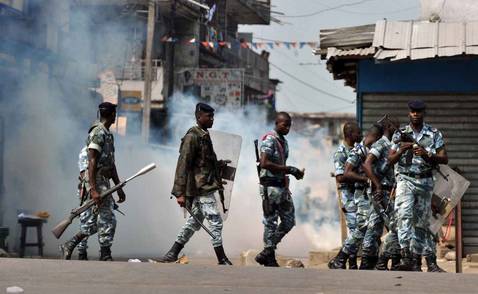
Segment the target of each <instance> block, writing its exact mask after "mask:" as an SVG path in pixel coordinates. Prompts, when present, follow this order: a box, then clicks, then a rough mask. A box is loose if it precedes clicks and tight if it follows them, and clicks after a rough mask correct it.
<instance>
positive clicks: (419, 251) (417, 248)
mask: <svg viewBox="0 0 478 294" xmlns="http://www.w3.org/2000/svg"><path fill="white" fill-rule="evenodd" d="M408 108H409V109H410V111H409V114H408V116H409V118H410V124H408V125H407V126H405V127H403V128H401V129H400V130H399V131H397V132H396V133H395V134H394V136H393V139H392V142H393V146H392V150H391V151H390V155H389V162H390V164H395V163H397V166H396V173H397V190H396V199H395V208H396V211H397V218H398V240H399V243H400V248H401V254H402V261H401V264H400V269H401V270H405V271H418V270H420V269H419V268H418V266H417V264H418V263H420V264H421V258H422V255H424V256H425V258H426V260H427V265H428V271H435V272H438V271H442V269H440V268H439V267H438V265H437V264H436V256H435V253H434V250H433V249H432V246H430V242H431V240H430V238H432V235H431V234H429V231H428V228H429V225H430V223H429V219H430V213H431V199H432V193H433V186H434V182H433V174H432V170H433V168H434V167H436V166H437V165H438V164H447V163H448V156H447V154H446V150H445V143H444V141H443V135H442V134H441V132H440V131H438V130H437V129H435V128H433V127H431V126H430V125H428V124H425V123H424V116H425V103H424V102H423V101H421V100H413V101H410V102H408Z"/></svg>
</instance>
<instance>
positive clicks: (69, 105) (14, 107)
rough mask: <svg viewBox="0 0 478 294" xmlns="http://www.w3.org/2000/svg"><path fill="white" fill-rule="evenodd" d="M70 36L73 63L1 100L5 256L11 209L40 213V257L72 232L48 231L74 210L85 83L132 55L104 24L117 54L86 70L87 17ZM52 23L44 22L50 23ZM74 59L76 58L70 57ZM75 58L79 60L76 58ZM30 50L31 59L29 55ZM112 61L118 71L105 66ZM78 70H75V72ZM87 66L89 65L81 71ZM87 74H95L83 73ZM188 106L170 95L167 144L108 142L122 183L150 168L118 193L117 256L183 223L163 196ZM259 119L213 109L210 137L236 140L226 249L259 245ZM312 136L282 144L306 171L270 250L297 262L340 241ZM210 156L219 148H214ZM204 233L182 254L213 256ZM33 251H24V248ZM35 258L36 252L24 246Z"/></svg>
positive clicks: (86, 105) (323, 147)
mask: <svg viewBox="0 0 478 294" xmlns="http://www.w3.org/2000/svg"><path fill="white" fill-rule="evenodd" d="M75 15H76V18H75V19H71V20H70V23H71V26H73V25H75V37H74V38H73V37H72V38H70V39H69V40H68V42H65V43H64V44H63V46H62V47H63V49H62V50H64V52H67V53H68V54H69V56H75V59H72V60H69V61H68V62H67V63H65V64H56V65H54V66H52V67H51V68H50V69H49V70H46V71H35V72H32V73H31V74H30V75H27V76H25V77H24V78H23V79H22V82H21V83H20V84H19V85H18V87H17V88H16V89H15V91H12V92H11V93H9V95H8V97H3V98H2V99H1V100H0V107H1V113H0V116H2V117H3V119H4V122H5V132H4V133H5V138H4V139H5V140H4V142H5V143H4V167H3V168H4V186H5V189H4V191H3V197H2V198H0V200H1V204H0V208H1V210H0V224H3V225H6V226H8V227H10V229H11V234H10V237H9V245H10V249H16V248H18V240H19V225H18V224H17V223H16V215H17V214H18V212H19V211H21V210H25V211H32V212H33V211H37V210H47V211H48V212H49V213H50V214H51V217H50V218H49V220H48V223H47V224H46V225H45V226H44V239H45V240H44V241H45V245H46V246H45V254H46V255H47V256H56V255H57V254H58V251H57V249H58V247H57V245H59V244H60V242H64V241H65V240H66V238H69V237H71V236H72V235H73V234H74V233H75V232H76V231H77V230H78V222H77V221H75V222H74V223H73V224H72V225H71V226H70V227H69V229H68V230H67V231H66V232H65V233H64V235H63V237H62V238H61V239H60V240H56V239H55V238H54V237H53V236H52V234H50V233H49V231H50V230H51V228H52V227H53V226H54V225H55V224H56V223H57V222H59V221H60V220H61V219H62V218H63V217H65V216H66V215H67V213H68V212H69V210H70V209H71V208H73V207H75V206H77V205H78V200H77V196H76V193H77V191H76V187H77V178H78V168H77V160H78V152H79V151H80V149H81V148H82V147H83V146H84V144H85V139H86V136H87V130H88V128H89V126H90V124H91V122H92V121H93V120H94V119H95V118H96V117H95V116H96V107H97V104H98V101H97V100H95V99H93V98H91V96H90V95H89V93H88V88H89V87H90V86H91V84H90V83H89V81H91V80H94V77H95V75H96V74H98V72H99V71H100V70H103V69H106V68H109V67H114V66H121V65H122V64H124V63H125V58H126V57H127V56H129V54H130V53H131V52H132V51H131V50H130V49H128V48H131V46H129V45H128V44H129V43H128V40H130V39H129V38H128V36H122V35H121V32H124V31H127V30H125V29H123V28H122V27H121V24H120V23H118V22H115V23H106V24H105V25H106V26H108V27H107V30H105V31H110V32H115V35H116V36H117V37H116V38H109V44H108V46H111V47H114V48H126V49H125V50H130V51H124V50H123V51H122V50H115V51H111V52H110V53H109V55H108V59H107V60H108V61H109V62H108V63H101V64H100V63H96V64H94V66H92V65H91V64H92V63H91V61H92V56H94V54H93V53H92V52H91V47H92V44H91V42H93V40H95V37H94V36H93V33H92V31H91V29H90V27H89V26H87V25H86V24H87V23H90V22H91V16H90V15H88V14H85V13H77V14H74V15H73V17H75ZM50 17H51V16H50ZM76 53H78V54H76ZM80 53H81V54H80ZM33 56H34V53H33V52H32V58H33ZM114 62H117V64H114ZM80 64H81V65H82V66H79V65H80ZM85 65H90V66H85ZM92 68H94V69H96V70H92ZM195 103H196V101H195V99H194V98H193V97H186V96H183V95H181V94H176V95H174V96H173V97H172V98H171V101H170V103H169V104H168V105H169V112H170V116H169V119H170V123H169V125H170V126H171V128H172V129H171V134H172V135H171V139H170V141H169V142H168V143H167V144H166V145H150V144H145V143H143V140H142V139H141V138H140V137H139V134H137V135H135V134H128V136H126V137H122V136H119V135H116V136H115V145H116V164H117V167H118V170H119V174H120V177H121V178H123V179H124V178H126V177H128V176H130V175H131V174H133V173H135V172H136V171H137V170H139V169H140V168H142V167H143V166H144V165H146V164H148V163H150V162H155V163H156V164H157V165H158V168H156V169H155V170H153V171H152V172H151V173H149V174H146V175H145V176H142V177H140V178H138V179H137V180H134V181H133V182H131V183H129V184H128V185H127V186H126V187H125V189H124V190H125V192H126V195H127V200H126V202H125V203H124V204H121V205H120V206H121V210H122V211H124V212H125V213H126V216H122V215H120V214H116V217H117V221H118V225H117V231H116V235H115V242H114V245H113V248H112V251H113V255H114V256H116V257H120V256H124V257H156V256H158V255H162V254H163V253H165V252H166V250H168V249H169V247H170V246H171V244H172V242H173V241H174V240H175V237H176V234H177V233H178V231H179V230H180V228H181V226H182V225H183V224H184V222H185V219H184V212H183V211H182V210H181V209H180V208H179V207H178V206H177V204H176V203H175V201H174V199H170V191H171V188H172V184H173V179H174V172H175V167H176V160H177V156H178V149H179V144H180V139H181V137H182V136H183V135H184V134H185V132H186V131H187V129H188V128H189V127H191V126H193V125H194V124H195V122H194V114H193V113H194V106H195ZM272 128H273V126H272V125H268V124H267V121H266V115H265V112H264V111H262V110H261V109H260V108H258V107H254V106H247V107H245V108H243V109H241V110H226V109H218V111H217V113H216V117H215V123H214V127H213V130H221V131H225V132H230V133H234V134H238V135H240V136H242V139H243V143H242V150H241V154H240V159H239V164H238V171H237V173H236V181H235V184H234V191H233V196H232V203H231V207H230V214H229V218H228V220H227V221H226V222H225V225H224V231H223V236H224V245H225V248H226V252H227V253H228V254H229V255H231V256H237V255H238V254H239V253H240V252H241V251H243V250H247V249H250V248H256V249H260V248H261V247H262V233H263V225H262V211H261V210H262V209H261V200H260V196H259V187H258V178H257V173H256V167H255V154H254V145H253V140H254V139H256V138H259V137H260V136H261V135H262V134H264V133H265V132H267V131H268V130H270V129H272ZM322 132H325V130H318V131H317V132H316V133H314V134H313V135H312V136H311V135H301V134H300V133H298V132H295V131H294V127H293V129H292V131H291V133H290V134H289V135H288V136H287V138H288V140H289V145H290V158H289V161H288V164H290V165H294V166H297V167H299V168H305V169H306V176H305V178H304V180H303V181H296V180H295V179H292V181H291V184H292V185H291V191H292V194H293V199H294V202H295V205H296V216H297V226H296V227H295V228H294V229H293V230H292V231H291V232H290V233H289V234H288V235H287V236H286V237H285V238H284V240H283V242H282V243H281V244H280V245H279V254H282V255H293V256H305V255H307V253H308V251H309V250H314V249H330V248H332V247H335V246H337V245H338V244H339V230H338V226H339V225H338V217H337V202H336V198H335V196H334V195H335V192H334V191H335V184H334V181H333V179H332V178H330V175H329V173H330V171H331V170H332V168H333V165H332V152H333V151H332V150H331V147H330V144H327V143H326V142H325V140H324V137H325V136H323V134H322ZM214 147H215V149H216V150H220V149H221V148H228V146H214ZM97 243H98V242H97V237H96V235H95V236H92V237H91V238H90V240H89V246H90V250H89V254H90V255H92V256H95V255H96V254H97V252H98V245H97ZM211 247H212V246H211V244H210V241H209V239H208V235H207V234H206V233H205V232H202V231H199V232H197V233H196V234H195V236H194V237H193V238H192V240H191V242H190V243H189V244H188V245H187V246H186V248H185V253H186V254H188V255H204V256H212V255H213V254H214V253H213V250H212V248H211ZM30 250H32V251H30ZM29 252H31V253H33V254H35V252H36V251H35V249H34V248H33V249H28V250H27V255H28V254H29Z"/></svg>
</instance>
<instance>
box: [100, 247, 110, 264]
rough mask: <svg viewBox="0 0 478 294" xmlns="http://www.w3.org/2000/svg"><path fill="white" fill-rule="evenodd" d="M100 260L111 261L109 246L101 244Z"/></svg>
mask: <svg viewBox="0 0 478 294" xmlns="http://www.w3.org/2000/svg"><path fill="white" fill-rule="evenodd" d="M99 260H100V261H113V257H111V246H102V247H100V258H99Z"/></svg>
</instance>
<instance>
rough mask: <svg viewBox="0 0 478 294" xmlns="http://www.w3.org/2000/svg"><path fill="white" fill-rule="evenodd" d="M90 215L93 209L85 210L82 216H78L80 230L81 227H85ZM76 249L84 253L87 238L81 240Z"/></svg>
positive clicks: (86, 247)
mask: <svg viewBox="0 0 478 294" xmlns="http://www.w3.org/2000/svg"><path fill="white" fill-rule="evenodd" d="M92 213H93V208H90V209H88V210H86V211H85V212H83V213H82V214H80V230H81V228H82V227H85V226H86V223H87V222H88V220H89V219H90V218H91V217H92V216H91V214H92ZM77 248H78V251H79V252H86V250H87V249H88V237H86V238H83V240H81V242H80V243H79V244H78V246H77Z"/></svg>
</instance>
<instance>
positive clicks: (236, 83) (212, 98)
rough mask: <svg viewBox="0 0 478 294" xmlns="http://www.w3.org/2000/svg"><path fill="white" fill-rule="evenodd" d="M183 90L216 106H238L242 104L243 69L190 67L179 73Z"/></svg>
mask: <svg viewBox="0 0 478 294" xmlns="http://www.w3.org/2000/svg"><path fill="white" fill-rule="evenodd" d="M178 80H179V83H180V85H181V86H182V91H183V92H186V93H188V92H190V93H192V94H194V95H197V96H199V97H201V98H202V99H203V100H204V101H206V102H208V103H211V104H215V105H218V106H225V107H230V108H239V107H241V106H242V105H244V69H241V68H192V69H186V70H183V71H181V72H180V74H179V78H178Z"/></svg>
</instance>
